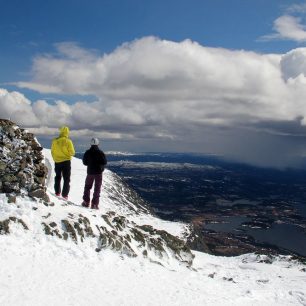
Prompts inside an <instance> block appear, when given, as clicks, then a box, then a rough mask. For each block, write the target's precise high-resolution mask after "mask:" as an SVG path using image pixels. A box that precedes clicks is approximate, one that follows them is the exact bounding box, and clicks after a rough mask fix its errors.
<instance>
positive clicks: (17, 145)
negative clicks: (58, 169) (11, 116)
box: [0, 119, 49, 201]
mask: <svg viewBox="0 0 306 306" xmlns="http://www.w3.org/2000/svg"><path fill="white" fill-rule="evenodd" d="M42 149H43V148H42V147H41V146H40V144H39V143H38V141H37V140H36V138H35V137H34V135H33V134H32V133H29V132H27V131H26V130H24V129H21V128H19V127H18V126H17V125H16V124H14V123H13V122H11V121H9V120H5V119H0V193H6V194H7V195H8V196H9V197H10V198H11V199H12V201H14V196H15V195H19V194H25V195H29V196H30V197H35V198H41V199H43V200H44V201H49V198H48V196H47V194H46V186H45V179H46V177H47V173H48V169H47V167H46V166H45V164H44V162H43V160H44V157H43V155H42V152H41V151H42Z"/></svg>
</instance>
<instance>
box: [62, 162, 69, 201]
mask: <svg viewBox="0 0 306 306" xmlns="http://www.w3.org/2000/svg"><path fill="white" fill-rule="evenodd" d="M62 172H63V179H64V186H63V191H62V196H63V197H68V194H69V190H70V175H71V162H70V160H67V161H65V162H63V168H62Z"/></svg>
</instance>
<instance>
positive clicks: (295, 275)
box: [0, 150, 306, 305]
mask: <svg viewBox="0 0 306 306" xmlns="http://www.w3.org/2000/svg"><path fill="white" fill-rule="evenodd" d="M44 154H45V156H46V158H47V160H46V164H47V165H49V162H48V159H50V152H49V151H48V150H45V152H44ZM50 165H52V163H50ZM50 165H49V167H50ZM85 171H86V169H85V167H84V166H82V164H81V161H80V160H78V159H73V161H72V182H71V186H72V187H71V192H70V200H71V201H72V202H73V203H74V204H75V205H69V204H68V205H67V204H66V203H64V202H63V201H61V200H59V199H57V198H56V197H54V196H53V195H52V193H53V190H52V182H53V178H52V176H51V177H50V178H49V184H48V186H49V195H50V198H51V201H52V202H54V206H45V205H44V204H43V203H38V202H35V201H32V200H30V199H27V198H18V199H17V203H16V204H8V203H7V198H6V197H5V195H4V194H1V195H0V221H1V220H4V219H6V218H7V217H9V216H15V217H16V218H18V219H20V220H23V221H24V223H25V224H26V225H27V226H28V227H29V230H25V229H24V226H23V225H22V224H21V223H19V222H12V223H11V224H10V234H8V235H0V263H1V265H0V275H1V277H0V305H306V266H303V265H301V264H299V263H296V262H293V261H290V260H288V258H284V257H283V258H274V259H269V258H267V257H266V256H256V255H253V254H249V255H244V256H240V257H232V258H225V257H215V256H212V255H208V254H204V253H199V252H194V254H195V258H194V261H193V265H192V267H191V268H187V267H186V265H183V264H180V261H179V260H176V259H175V258H174V257H173V256H171V254H168V255H169V256H168V257H165V258H163V259H160V258H158V257H157V258H156V260H157V261H158V260H160V262H161V263H162V264H163V265H164V266H161V265H159V264H156V263H153V262H152V261H150V260H148V258H146V257H143V256H137V257H128V256H126V255H124V254H123V253H122V252H121V253H120V252H116V251H112V250H110V249H109V248H106V249H102V250H101V251H100V252H96V251H95V248H96V241H95V240H94V239H91V238H90V237H88V238H87V239H84V241H83V242H81V241H80V236H78V243H76V242H75V241H73V239H70V238H71V237H70V238H69V239H67V240H64V239H59V238H58V237H57V236H56V235H55V236H51V235H46V234H45V233H44V232H43V231H42V230H41V221H42V220H45V222H46V224H47V223H48V224H50V223H52V222H58V220H61V219H63V218H67V215H69V214H70V216H71V218H70V219H69V220H74V218H75V216H79V215H80V214H82V216H86V218H88V219H89V220H90V222H92V223H95V222H97V221H96V220H97V218H98V216H100V215H103V214H104V215H107V214H108V213H109V211H114V213H116V214H118V215H123V216H124V217H125V218H126V219H127V220H128V222H129V223H128V225H127V227H126V228H127V229H128V228H129V225H130V224H132V223H131V222H134V223H135V224H136V226H143V225H151V226H152V227H154V228H156V229H160V230H167V231H169V232H170V233H172V234H173V235H176V236H179V237H181V238H184V237H185V235H186V231H188V227H186V225H184V224H182V223H173V222H166V221H162V220H159V219H158V218H155V217H154V216H152V215H150V214H149V213H148V210H147V209H146V207H145V206H144V205H143V203H142V202H141V201H140V200H139V199H137V197H136V196H134V195H132V194H131V191H130V190H129V189H128V188H126V187H125V186H124V185H122V183H121V182H120V179H119V178H118V177H117V176H116V175H115V174H113V173H112V172H110V171H107V170H106V171H105V173H104V177H103V191H102V192H103V193H102V197H101V209H100V210H99V212H97V211H92V210H90V209H85V208H83V207H80V206H79V205H80V203H81V198H82V191H83V184H84V179H85V173H86V172H85ZM133 199H134V200H135V201H136V202H135V203H136V204H135V203H134V201H133ZM49 214H51V215H49ZM99 222H101V218H100V219H99ZM104 225H105V226H108V225H107V222H105V224H104ZM51 229H52V228H51ZM93 229H94V227H93ZM125 230H126V229H125ZM118 232H120V231H119V230H118ZM132 247H133V248H135V250H136V246H135V245H132ZM140 249H141V248H140ZM136 251H137V250H136ZM168 251H169V250H168ZM172 255H173V254H172ZM151 256H152V257H151V259H152V258H153V254H151ZM265 261H266V262H268V263H265Z"/></svg>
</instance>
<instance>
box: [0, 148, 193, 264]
mask: <svg viewBox="0 0 306 306" xmlns="http://www.w3.org/2000/svg"><path fill="white" fill-rule="evenodd" d="M44 155H45V164H46V165H47V166H48V167H49V174H50V175H49V176H48V182H47V186H48V188H49V189H48V191H49V192H48V194H49V197H50V200H51V203H48V202H43V201H40V202H39V201H33V200H30V199H27V198H26V197H25V198H17V201H16V204H15V205H11V204H9V203H8V201H7V198H6V197H5V196H2V198H1V207H0V211H2V214H1V216H2V220H3V221H2V223H1V224H2V225H0V226H2V228H3V230H2V232H4V233H6V234H8V233H10V227H11V226H12V224H14V225H13V226H19V227H21V229H23V230H25V231H29V232H30V235H34V236H35V237H38V236H44V235H47V236H51V237H52V238H53V239H62V240H64V241H71V242H73V243H76V244H80V247H81V245H82V244H83V243H84V242H85V240H88V241H90V244H91V245H92V248H93V251H96V252H100V251H101V250H104V249H111V250H113V251H116V252H119V253H120V254H124V255H128V256H132V257H134V256H142V257H144V258H147V259H149V260H150V261H154V262H158V263H160V264H162V265H164V266H169V267H171V266H173V265H176V264H182V263H183V264H184V265H187V266H191V265H192V260H193V255H192V253H191V252H190V250H189V248H188V247H187V246H186V243H185V242H184V240H183V239H180V238H179V237H181V238H183V236H184V235H186V234H187V232H188V227H187V226H186V225H184V224H182V223H172V224H171V223H170V222H164V221H162V220H160V219H158V218H156V217H154V216H153V215H151V214H150V211H149V210H148V208H147V207H146V206H145V203H144V202H143V201H142V199H141V198H139V197H138V195H137V194H136V193H135V192H133V191H132V190H131V189H130V188H128V186H126V185H125V184H124V183H123V182H122V181H121V180H120V178H119V177H118V176H117V175H115V174H114V173H112V172H111V171H108V170H106V171H105V172H104V179H103V192H102V197H101V204H100V207H101V209H100V210H99V211H95V210H91V209H87V208H84V207H82V206H81V205H80V203H81V202H82V191H83V186H84V185H83V184H84V180H85V177H86V168H85V167H84V166H83V164H82V162H81V160H80V159H77V158H73V159H72V179H71V191H70V201H68V202H67V201H64V200H61V199H58V198H57V197H55V196H54V194H53V181H54V180H53V173H54V171H53V169H52V164H53V162H51V153H50V150H44ZM24 225H25V226H24ZM169 232H172V234H174V235H172V234H170V233H169Z"/></svg>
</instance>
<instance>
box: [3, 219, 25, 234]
mask: <svg viewBox="0 0 306 306" xmlns="http://www.w3.org/2000/svg"><path fill="white" fill-rule="evenodd" d="M11 222H14V223H19V224H21V225H22V227H23V228H24V229H25V230H28V229H29V228H28V226H27V225H26V224H25V222H24V221H23V220H22V219H19V218H16V217H9V218H8V219H5V220H3V221H0V235H6V234H9V233H10V223H11Z"/></svg>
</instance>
